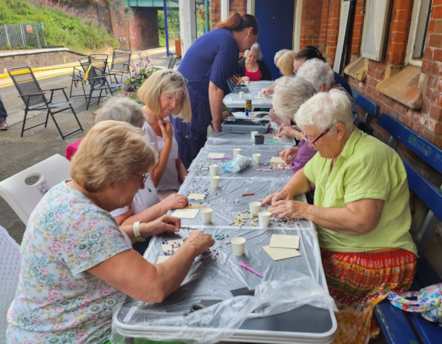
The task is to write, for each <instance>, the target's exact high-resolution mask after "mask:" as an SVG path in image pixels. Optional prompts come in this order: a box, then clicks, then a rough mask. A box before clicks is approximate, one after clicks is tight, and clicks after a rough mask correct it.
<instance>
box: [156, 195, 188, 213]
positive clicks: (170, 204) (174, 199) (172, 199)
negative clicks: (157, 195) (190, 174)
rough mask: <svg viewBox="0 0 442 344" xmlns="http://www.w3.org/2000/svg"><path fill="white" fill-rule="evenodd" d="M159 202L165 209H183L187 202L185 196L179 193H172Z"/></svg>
mask: <svg viewBox="0 0 442 344" xmlns="http://www.w3.org/2000/svg"><path fill="white" fill-rule="evenodd" d="M161 203H162V204H163V205H164V207H165V209H166V211H167V210H171V209H183V208H184V207H186V206H187V204H189V200H188V199H187V197H186V196H184V195H180V194H173V195H170V196H168V197H166V198H165V199H164V200H163V201H161Z"/></svg>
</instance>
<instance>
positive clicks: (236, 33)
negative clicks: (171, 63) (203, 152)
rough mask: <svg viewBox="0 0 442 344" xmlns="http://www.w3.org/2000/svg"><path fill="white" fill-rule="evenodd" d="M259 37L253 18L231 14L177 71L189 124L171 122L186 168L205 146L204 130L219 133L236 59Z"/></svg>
mask: <svg viewBox="0 0 442 344" xmlns="http://www.w3.org/2000/svg"><path fill="white" fill-rule="evenodd" d="M257 37H258V22H257V21H256V19H255V17H253V16H251V15H249V14H245V15H243V16H241V15H240V14H238V13H233V14H231V15H230V17H229V18H228V19H227V21H225V22H221V23H219V24H218V25H217V26H216V29H215V30H213V31H210V32H208V33H206V34H205V35H203V36H201V37H200V38H198V39H197V40H196V41H195V42H194V43H193V44H192V45H191V46H190V48H189V49H188V50H187V52H186V55H185V56H184V58H183V61H182V62H181V64H180V66H179V68H178V71H179V72H181V74H182V75H183V76H184V77H185V78H187V79H188V84H187V87H188V90H189V95H190V101H191V106H192V121H191V122H190V123H185V122H184V121H183V120H182V119H181V118H172V116H171V117H170V121H171V122H172V125H173V128H174V131H175V137H176V140H177V142H178V154H179V157H180V158H181V161H182V162H183V164H184V166H185V167H186V168H189V166H190V164H191V163H192V160H193V159H194V158H195V157H196V156H197V154H198V152H199V151H200V149H201V148H202V147H203V146H204V144H205V142H206V136H207V127H208V126H209V124H210V123H212V127H213V130H214V131H221V122H222V111H223V98H224V96H225V95H226V94H228V93H230V88H229V78H231V77H232V76H233V75H234V74H235V73H237V72H238V55H239V53H240V52H244V51H246V50H247V49H249V48H250V47H251V46H252V44H253V43H254V42H255V41H256V39H257Z"/></svg>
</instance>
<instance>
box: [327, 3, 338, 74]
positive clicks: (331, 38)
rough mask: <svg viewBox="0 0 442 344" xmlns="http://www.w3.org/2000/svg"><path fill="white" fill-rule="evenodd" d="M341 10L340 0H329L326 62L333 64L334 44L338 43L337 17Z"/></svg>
mask: <svg viewBox="0 0 442 344" xmlns="http://www.w3.org/2000/svg"><path fill="white" fill-rule="evenodd" d="M340 10H341V1H340V0H330V4H329V16H328V28H327V56H326V59H327V62H328V63H329V64H330V66H333V64H334V62H335V56H336V45H337V44H338V34H339V17H340Z"/></svg>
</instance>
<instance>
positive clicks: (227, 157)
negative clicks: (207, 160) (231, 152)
mask: <svg viewBox="0 0 442 344" xmlns="http://www.w3.org/2000/svg"><path fill="white" fill-rule="evenodd" d="M227 159H232V158H231V157H230V156H226V157H225V158H212V159H211V160H227Z"/></svg>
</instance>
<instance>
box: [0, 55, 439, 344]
mask: <svg viewBox="0 0 442 344" xmlns="http://www.w3.org/2000/svg"><path fill="white" fill-rule="evenodd" d="M150 57H151V60H152V61H153V64H154V65H155V66H158V67H167V64H168V62H169V58H168V57H166V56H165V53H164V52H157V51H155V52H154V55H150ZM39 82H40V85H41V87H42V88H43V89H48V88H55V87H64V86H68V87H69V86H70V83H71V78H70V76H69V75H61V76H56V77H51V78H46V79H42V80H41V81H39ZM68 90H69V88H68V89H67V91H68ZM74 93H75V92H74ZM0 94H1V95H2V98H3V101H4V104H5V107H6V110H7V111H8V123H9V124H10V126H11V127H10V129H9V130H7V131H0V181H1V180H4V179H6V178H8V177H10V176H12V175H14V174H16V173H18V172H20V171H23V170H24V169H26V168H28V167H30V166H32V165H34V164H36V163H38V162H40V161H42V160H44V159H47V158H49V157H50V156H52V155H54V154H60V155H62V156H64V155H65V149H66V147H67V146H68V145H69V144H71V143H73V142H75V141H77V140H79V139H80V138H82V137H84V135H85V134H86V133H87V131H88V130H89V129H90V128H91V127H92V125H93V117H92V112H93V111H95V110H96V109H97V108H98V107H97V106H96V105H94V106H92V107H91V108H90V109H89V110H88V111H86V104H85V101H84V99H83V98H75V99H76V101H75V103H74V105H73V107H74V109H75V111H76V113H77V116H78V118H79V120H80V122H81V124H82V126H83V128H84V132H79V133H76V134H74V135H72V136H70V137H68V138H66V140H62V139H61V137H60V135H59V133H58V131H57V129H56V127H55V125H54V122H53V121H52V120H51V119H49V123H48V127H47V128H46V129H45V128H44V126H40V127H36V128H34V129H32V130H29V131H26V132H25V133H24V136H23V137H20V131H21V125H22V120H23V109H24V105H23V102H22V101H21V99H20V98H18V93H17V91H16V89H15V87H13V86H12V87H4V88H0ZM32 116H33V118H31V119H30V120H28V122H27V125H32V124H33V123H38V122H41V121H43V119H44V114H34V115H32ZM55 116H56V120H57V122H58V124H59V126H60V127H61V128H62V131H63V132H68V131H71V130H73V129H74V128H75V127H76V126H75V124H76V122H75V119H74V118H73V116H72V114H71V113H70V112H68V111H66V112H63V113H60V114H57V115H55ZM0 225H1V226H3V227H4V228H6V229H7V230H8V231H9V233H10V235H11V236H12V237H13V238H14V239H15V240H16V241H17V242H18V243H21V240H22V237H23V234H24V230H25V225H24V224H23V223H22V222H21V221H20V219H19V218H18V217H17V215H16V214H15V213H14V211H13V210H12V209H11V208H10V207H9V205H8V204H7V203H6V202H5V201H4V200H3V199H2V198H0ZM426 257H427V258H428V260H429V261H430V262H431V264H432V265H433V267H435V269H436V271H437V272H438V273H439V275H441V276H442V238H441V237H440V236H435V237H434V238H433V241H432V242H431V245H430V247H429V249H428V250H427V253H426ZM370 343H371V344H384V343H386V341H385V338H384V337H383V336H382V334H381V335H380V336H379V337H378V338H377V339H375V340H371V341H370Z"/></svg>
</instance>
